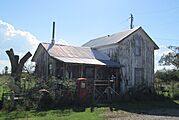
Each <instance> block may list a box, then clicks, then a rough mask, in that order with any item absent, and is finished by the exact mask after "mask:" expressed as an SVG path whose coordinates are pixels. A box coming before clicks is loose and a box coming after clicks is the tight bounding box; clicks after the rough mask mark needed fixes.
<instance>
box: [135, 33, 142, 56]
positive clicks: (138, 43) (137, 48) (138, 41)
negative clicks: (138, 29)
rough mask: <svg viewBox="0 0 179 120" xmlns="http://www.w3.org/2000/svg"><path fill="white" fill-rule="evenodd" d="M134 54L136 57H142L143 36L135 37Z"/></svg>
mask: <svg viewBox="0 0 179 120" xmlns="http://www.w3.org/2000/svg"><path fill="white" fill-rule="evenodd" d="M134 45H135V48H134V54H135V55H136V56H141V46H142V38H141V36H138V35H135V36H134Z"/></svg>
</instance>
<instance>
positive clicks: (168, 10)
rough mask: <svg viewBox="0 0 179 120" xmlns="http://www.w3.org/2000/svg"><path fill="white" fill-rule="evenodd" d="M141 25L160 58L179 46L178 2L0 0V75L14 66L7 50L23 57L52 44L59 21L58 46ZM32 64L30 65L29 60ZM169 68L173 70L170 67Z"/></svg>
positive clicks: (159, 67) (140, 0)
mask: <svg viewBox="0 0 179 120" xmlns="http://www.w3.org/2000/svg"><path fill="white" fill-rule="evenodd" d="M131 13H132V14H133V16H134V27H137V26H142V28H143V29H144V30H145V31H146V32H147V33H148V35H149V36H150V37H151V38H152V39H153V40H154V41H155V42H156V44H157V45H158V46H159V47H160V49H159V50H157V51H155V71H156V70H158V69H162V68H163V66H159V65H158V60H159V59H160V57H161V56H162V55H163V54H167V53H168V52H169V51H170V50H169V49H167V46H169V45H175V46H179V34H178V31H179V27H178V26H179V22H178V21H179V14H178V13H179V1H178V0H28V1H27V0H2V1H1V4H0V72H2V70H3V69H4V67H5V66H6V65H7V66H9V67H10V63H9V59H8V56H7V55H6V53H5V51H6V50H8V49H10V48H13V49H14V52H15V54H18V55H20V57H22V56H23V55H25V54H26V53H27V52H28V51H30V52H31V53H32V54H33V53H34V51H35V50H36V48H37V46H38V44H39V43H40V42H50V41H51V35H52V22H53V21H55V22H56V33H55V40H56V43H61V44H69V45H75V46H81V45H82V44H84V43H85V42H87V41H89V40H90V39H94V38H97V37H101V36H105V35H108V34H113V33H116V32H120V31H124V30H128V29H129V25H130V20H129V17H130V14H131ZM29 63H30V61H29ZM168 68H171V67H168Z"/></svg>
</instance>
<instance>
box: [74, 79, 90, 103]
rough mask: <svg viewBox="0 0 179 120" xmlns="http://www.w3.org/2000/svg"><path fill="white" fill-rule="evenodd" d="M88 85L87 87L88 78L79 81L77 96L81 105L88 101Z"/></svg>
mask: <svg viewBox="0 0 179 120" xmlns="http://www.w3.org/2000/svg"><path fill="white" fill-rule="evenodd" d="M86 85H87V79H86V78H78V79H77V89H78V91H77V96H78V99H79V102H80V103H81V104H83V103H86V100H87V94H88V90H87V86H86Z"/></svg>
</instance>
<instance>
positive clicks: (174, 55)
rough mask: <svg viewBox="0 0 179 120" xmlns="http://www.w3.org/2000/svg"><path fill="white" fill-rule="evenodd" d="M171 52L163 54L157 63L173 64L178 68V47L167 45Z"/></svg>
mask: <svg viewBox="0 0 179 120" xmlns="http://www.w3.org/2000/svg"><path fill="white" fill-rule="evenodd" d="M168 48H169V49H170V50H171V52H169V53H168V54H166V55H165V54H164V55H163V56H162V57H161V58H160V60H159V65H168V66H169V65H173V66H175V67H176V69H179V47H177V46H169V47H168Z"/></svg>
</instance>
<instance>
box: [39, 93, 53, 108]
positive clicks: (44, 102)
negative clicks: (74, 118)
mask: <svg viewBox="0 0 179 120" xmlns="http://www.w3.org/2000/svg"><path fill="white" fill-rule="evenodd" d="M52 105H53V99H52V97H51V95H50V94H49V93H48V92H44V93H43V94H42V96H41V97H40V99H39V102H38V106H37V110H39V111H46V110H49V109H51V108H52Z"/></svg>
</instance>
